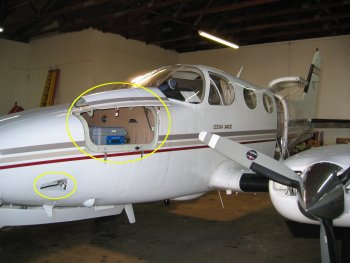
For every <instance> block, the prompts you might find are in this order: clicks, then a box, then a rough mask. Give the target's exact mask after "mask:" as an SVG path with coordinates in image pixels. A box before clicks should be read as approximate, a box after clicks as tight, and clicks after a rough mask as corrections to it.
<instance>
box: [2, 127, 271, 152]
mask: <svg viewBox="0 0 350 263" xmlns="http://www.w3.org/2000/svg"><path fill="white" fill-rule="evenodd" d="M214 133H215V134H217V135H220V136H223V137H233V136H254V135H255V136H257V135H263V134H266V135H275V133H276V130H275V129H273V130H256V131H254V130H251V131H237V132H214ZM164 138H165V135H160V136H159V138H158V140H159V141H162V140H164ZM240 139H244V138H243V137H240ZM246 139H249V138H246ZM181 140H196V142H197V141H198V133H191V134H174V135H169V136H168V139H167V141H181ZM76 143H77V145H78V146H79V147H82V146H84V145H85V142H84V141H78V142H76ZM68 148H75V146H74V145H73V143H72V142H62V143H53V144H42V145H33V146H25V147H18V148H9V149H0V154H1V155H10V154H19V153H30V152H39V151H49V150H64V149H68Z"/></svg>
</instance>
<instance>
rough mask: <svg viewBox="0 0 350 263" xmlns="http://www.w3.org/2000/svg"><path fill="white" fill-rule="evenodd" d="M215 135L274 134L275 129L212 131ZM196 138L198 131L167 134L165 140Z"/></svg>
mask: <svg viewBox="0 0 350 263" xmlns="http://www.w3.org/2000/svg"><path fill="white" fill-rule="evenodd" d="M213 133H214V134H216V135H219V136H222V137H231V136H246V135H261V134H272V133H273V134H275V133H276V129H272V130H251V131H234V132H215V131H214V132H213ZM164 138H165V135H160V136H159V140H164ZM190 139H198V133H188V134H174V135H169V136H168V138H167V140H190Z"/></svg>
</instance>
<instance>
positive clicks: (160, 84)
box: [141, 66, 205, 104]
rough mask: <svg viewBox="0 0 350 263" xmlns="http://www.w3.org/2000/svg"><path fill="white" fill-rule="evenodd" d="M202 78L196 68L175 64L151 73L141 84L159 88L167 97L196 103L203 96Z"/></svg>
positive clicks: (200, 100)
mask: <svg viewBox="0 0 350 263" xmlns="http://www.w3.org/2000/svg"><path fill="white" fill-rule="evenodd" d="M203 79H204V78H203V76H202V73H201V72H200V71H199V70H198V69H196V68H191V67H184V66H176V67H170V68H164V69H161V70H160V71H159V73H157V72H155V73H153V75H152V77H150V78H149V79H147V80H146V81H145V82H144V83H141V85H143V86H145V87H157V88H159V89H160V90H161V91H162V92H163V93H164V95H165V96H166V97H167V98H168V99H174V100H178V101H183V102H187V103H194V104H197V103H200V102H202V100H203V98H204V86H205V85H204V80H203Z"/></svg>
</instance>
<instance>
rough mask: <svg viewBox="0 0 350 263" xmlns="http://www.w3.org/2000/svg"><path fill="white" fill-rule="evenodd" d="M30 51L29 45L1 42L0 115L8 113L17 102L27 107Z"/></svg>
mask: <svg viewBox="0 0 350 263" xmlns="http://www.w3.org/2000/svg"><path fill="white" fill-rule="evenodd" d="M28 50H29V45H28V44H24V43H18V42H14V41H8V40H1V41H0V115H1V114H4V113H7V112H8V111H9V110H10V108H12V106H13V105H14V103H15V101H18V103H19V104H21V105H27V100H28V93H27V92H28V84H29V79H28V78H29V75H28Z"/></svg>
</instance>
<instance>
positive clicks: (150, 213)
mask: <svg viewBox="0 0 350 263" xmlns="http://www.w3.org/2000/svg"><path fill="white" fill-rule="evenodd" d="M5 2H7V5H5ZM11 2H14V3H12V4H13V5H12V6H11ZM36 2H42V3H41V4H38V3H36ZM44 2H45V3H46V1H24V0H18V1H1V3H0V4H2V5H0V8H3V9H2V10H0V26H2V25H4V32H2V33H4V35H3V36H1V34H2V33H0V115H5V114H7V113H8V112H9V110H10V109H11V108H12V107H13V105H14V104H15V102H17V103H18V105H20V106H21V107H23V108H24V109H25V110H29V109H34V108H37V107H39V105H40V101H41V98H42V93H43V89H44V85H45V81H46V79H47V74H48V71H49V70H50V69H56V68H57V69H60V76H59V82H58V87H57V93H56V100H55V104H67V103H71V102H72V101H73V100H74V99H75V98H76V97H77V96H79V95H80V94H81V93H82V92H84V91H85V90H87V89H88V88H91V87H93V86H96V85H98V84H101V83H107V82H116V81H130V80H131V79H133V78H135V77H136V76H139V75H140V74H143V73H146V72H148V71H150V70H152V69H155V68H158V67H160V66H164V65H175V64H196V65H197V64H198V65H207V66H211V67H214V68H218V69H220V70H223V71H226V72H228V73H230V74H232V75H237V74H238V72H239V71H240V69H241V68H242V67H243V71H242V73H241V76H240V78H242V79H244V80H246V81H249V82H251V83H254V84H256V85H258V86H260V87H263V88H267V87H268V84H269V82H270V81H271V80H273V79H276V78H279V77H284V76H303V77H304V78H306V77H307V74H308V70H309V66H310V62H311V59H312V56H313V54H314V52H315V50H316V48H317V49H318V50H319V51H320V54H321V67H322V74H321V82H320V83H321V85H320V86H319V93H318V97H317V110H316V116H314V118H315V119H318V120H326V122H327V124H325V125H323V124H322V122H321V123H316V124H315V126H314V127H315V128H314V130H315V131H318V132H323V136H324V138H323V140H324V144H325V145H330V144H335V143H336V139H337V138H348V139H349V138H350V132H349V127H350V125H349V122H350V107H349V103H350V87H349V85H350V84H349V83H350V50H349V47H350V35H349V33H350V32H349V28H350V27H349V23H348V19H349V18H350V13H349V11H348V10H347V9H348V7H349V5H348V4H347V3H346V4H344V6H342V5H343V3H340V2H343V1H334V3H331V2H332V1H309V2H310V5H311V3H312V4H319V5H320V6H321V11H319V10H318V9H317V11H315V13H316V14H315V17H314V18H313V19H315V20H316V21H314V22H313V23H315V24H317V23H321V22H324V21H333V22H334V21H335V22H334V23H335V24H336V25H337V26H339V28H340V29H338V31H336V29H337V28H334V27H335V26H334V24H332V23H330V24H329V25H328V28H327V27H326V26H325V25H324V24H322V25H320V27H321V28H323V34H320V35H317V34H314V33H312V32H313V31H312V30H310V31H309V32H310V33H309V35H307V33H308V31H306V34H305V32H304V33H302V31H297V32H299V33H300V37H295V36H294V38H293V37H292V38H288V37H286V34H281V35H282V36H280V38H274V39H273V40H271V38H272V37H271V38H269V37H268V36H265V37H263V36H264V34H267V32H266V31H263V32H259V28H256V29H255V30H256V31H254V30H252V29H249V30H248V29H246V31H245V32H249V34H250V35H249V36H251V38H249V37H246V38H244V37H242V40H241V43H242V46H240V48H239V49H238V50H233V49H229V48H224V47H221V46H218V45H214V46H213V45H211V44H207V42H205V44H202V45H197V46H196V45H193V46H191V47H189V48H183V49H181V48H179V47H177V45H176V42H175V43H173V42H172V41H170V40H168V41H170V42H169V43H173V44H172V45H170V44H169V45H166V44H163V43H167V42H165V41H163V42H162V41H161V39H159V38H161V37H163V36H162V35H157V36H156V37H155V38H157V41H153V42H154V43H153V42H152V40H149V39H150V38H152V36H151V37H150V36H148V37H144V39H139V40H137V37H134V39H132V38H133V37H129V35H128V34H126V35H125V34H124V31H128V28H122V29H121V28H120V24H121V23H123V21H125V20H120V21H119V20H118V21H117V22H118V23H119V30H115V31H114V32H112V30H111V25H110V23H109V22H110V20H108V21H104V20H105V19H102V21H103V22H105V24H106V25H104V26H101V23H99V24H97V25H96V24H95V25H94V24H92V21H93V20H94V17H93V16H96V17H97V18H98V17H99V16H102V17H108V19H113V16H112V14H113V12H112V13H111V11H110V9H111V8H112V7H113V5H114V4H115V5H119V6H120V8H121V9H120V10H119V9H118V10H114V14H116V13H117V12H127V11H128V10H134V9H137V8H139V9H140V10H139V9H137V10H138V13H137V14H136V15H135V14H133V15H135V17H136V18H135V17H130V18H129V19H130V20H127V21H128V23H131V24H132V28H135V27H136V28H137V26H138V25H140V27H141V26H142V25H143V24H142V22H141V21H143V20H142V19H141V18H142V17H143V16H146V17H148V19H150V18H149V16H150V15H154V17H155V20H156V21H153V22H154V23H157V19H160V20H161V21H163V20H166V19H170V20H171V21H172V23H175V24H176V23H179V24H180V25H181V26H182V27H185V28H186V27H188V26H189V25H191V30H190V31H191V32H190V34H189V36H188V35H186V36H185V33H183V31H181V30H179V29H178V30H179V31H174V32H173V34H174V35H171V34H170V35H171V37H172V38H180V39H178V41H180V40H181V35H180V34H182V33H183V35H184V36H183V37H185V40H186V41H188V38H190V39H191V37H192V38H195V39H196V40H197V38H198V37H197V36H194V33H193V28H198V26H200V25H201V23H200V21H202V20H203V21H205V18H208V16H210V15H211V14H215V17H214V18H212V20H210V21H209V22H207V23H204V22H203V25H204V26H206V28H210V26H215V19H217V18H218V17H221V16H224V14H225V8H224V7H226V8H228V6H230V7H231V8H232V10H234V11H235V12H240V11H242V10H241V9H244V8H248V10H245V13H244V14H245V15H248V14H249V8H253V7H254V6H253V2H259V1H246V2H247V3H248V2H249V3H251V6H249V5H248V4H247V5H246V6H244V4H243V2H245V1H234V4H237V5H240V4H241V5H242V6H238V7H236V8H233V6H231V4H232V3H231V2H230V1H217V3H216V5H217V6H215V3H213V2H215V1H170V0H167V1H77V6H76V9H74V6H69V8H71V9H69V8H68V7H67V9H66V10H65V9H63V6H61V4H60V3H58V2H59V1H47V5H48V6H49V7H48V11H47V12H48V13H49V14H50V13H54V11H55V8H57V10H56V11H57V13H58V15H57V14H56V16H57V17H59V18H60V19H63V20H64V19H66V20H67V21H69V23H71V24H73V25H74V23H73V22H74V21H73V20H72V17H73V16H75V13H74V12H85V11H82V10H80V9H78V6H80V8H81V9H84V7H83V5H84V4H85V6H86V8H88V7H89V6H90V5H92V6H90V7H94V5H97V4H98V5H105V9H106V10H107V9H108V8H110V9H108V10H109V11H108V10H107V11H106V10H105V11H104V12H106V13H104V14H99V12H100V11H101V10H99V11H96V13H93V12H92V11H91V10H90V11H87V12H86V13H84V15H82V17H81V18H80V19H84V20H85V23H83V25H84V26H82V25H80V24H79V25H78V26H77V27H76V28H74V27H69V26H67V25H66V26H63V29H64V30H61V29H60V28H58V29H55V30H51V29H45V24H46V25H49V24H50V23H53V20H49V21H45V19H48V18H49V15H46V16H45V12H43V14H42V15H43V21H42V22H40V23H42V24H41V26H40V28H44V29H43V30H42V32H41V31H40V30H39V29H35V28H34V29H31V28H30V27H29V28H28V29H27V30H28V32H31V31H30V30H33V31H32V32H38V33H37V34H36V35H35V34H34V35H33V37H29V36H27V35H26V34H25V33H23V32H22V34H19V33H18V38H17V39H16V38H15V37H14V36H16V33H17V32H11V34H9V35H5V34H6V17H7V13H9V14H10V13H11V12H12V13H15V11H16V10H17V9H20V8H23V7H28V8H29V6H30V5H36V6H37V7H38V6H44V5H45V3H44ZM49 2H51V5H52V7H50V3H49ZM109 2H116V3H112V4H113V5H112V4H111V3H109ZM160 2H162V3H160ZM175 2H179V3H181V5H182V8H180V6H178V4H179V3H176V5H175ZM188 2H193V3H188ZM204 2H205V3H204ZM219 2H220V5H222V6H220V5H219ZM229 2H230V3H229ZM261 2H266V4H269V2H274V1H261ZM277 2H278V1H277ZM281 2H288V1H281ZM299 2H301V1H296V3H299ZM338 2H339V3H338ZM131 4H132V5H131ZM157 4H158V5H160V7H159V9H157ZM299 4H300V3H299ZM332 4H333V5H335V6H336V7H337V9H336V11H333V13H332V10H333V9H332V8H333V6H332ZM163 5H164V6H165V7H169V8H170V7H171V8H172V9H171V10H170V11H174V10H177V12H180V13H181V11H182V12H185V11H186V12H187V13H184V14H183V16H181V15H179V13H177V12H175V13H174V14H169V13H168V12H169V10H167V11H164V10H163V9H162V8H165V7H163ZM212 5H213V6H212ZM259 5H260V4H259ZM261 5H263V3H261ZM285 5H287V4H285ZM146 6H147V7H146ZM196 6H200V8H199V9H200V10H196ZM311 6H312V5H311ZM107 7H108V8H107ZM287 7H288V8H289V9H288V10H289V11H290V12H291V10H290V9H291V7H289V6H283V8H284V9H287ZM342 7H344V10H343V13H342V12H341V11H340V10H341V8H342ZM50 8H51V9H50ZM186 8H187V9H186ZM191 8H192V9H191ZM220 8H221V9H220ZM254 8H257V7H254ZM266 8H267V9H266V10H268V7H266ZM281 8H282V6H281ZM298 8H301V5H300V6H298V5H297V4H295V6H294V9H298ZM305 8H308V7H305ZM4 10H5V11H4ZM6 10H7V11H6ZM33 10H35V8H34V9H33ZM69 10H70V11H69ZM96 10H97V8H96ZM206 10H211V11H210V12H209V11H206ZM215 10H216V11H215ZM266 10H261V9H256V10H251V11H252V12H253V11H254V12H257V11H262V12H267V11H266ZM311 10H316V9H313V8H311ZM327 10H328V11H327ZM64 11H66V12H68V11H69V12H71V13H69V12H68V14H67V16H66V17H64V15H62V12H64ZM196 11H198V13H195V15H194V12H196ZM28 12H29V11H28ZM28 12H27V13H28ZM89 12H90V13H89ZM101 12H102V11H101ZM191 12H192V13H193V14H192V13H191ZM215 12H216V13H215ZM271 12H272V11H271ZM274 12H277V8H276V10H274ZM293 12H297V11H296V10H294V11H293ZM300 12H301V11H300ZM143 13H144V14H143ZM324 13H326V14H327V15H324ZM23 14H25V15H27V14H26V13H23ZM82 14H83V13H82ZM89 14H90V15H91V16H92V18H91V19H90V20H89V19H88V18H87V16H88V15H89ZM281 14H282V13H281ZM53 15H54V14H53ZM231 15H237V14H236V13H233V14H231ZM33 16H34V15H33ZM36 16H37V17H39V18H40V15H39V14H38V13H37V14H36ZM61 16H62V17H63V18H62V17H61ZM120 16H122V13H120ZM192 16H194V20H196V19H197V20H198V21H197V24H196V25H195V27H193V23H194V22H193V21H188V17H192ZM250 16H252V20H254V15H253V13H252V14H250ZM290 16H291V14H289V17H290ZM111 17H112V18H111ZM137 17H141V18H138V19H137ZM169 17H170V18H169ZM227 17H230V18H231V19H233V17H232V16H230V13H227V14H226V15H225V19H224V20H223V21H219V22H217V23H219V24H220V23H221V27H222V25H223V24H225V22H226V21H227V19H228V18H227ZM319 17H321V18H322V17H323V19H320V21H318V20H317V19H318V18H319ZM325 17H328V18H327V19H328V20H327V19H326V18H325ZM97 18H95V20H96V19H97ZM11 19H13V20H11ZM11 19H10V22H9V25H10V27H11V23H12V24H13V25H14V24H15V22H16V19H18V20H20V19H19V18H11ZM27 19H28V18H27ZM37 19H38V18H37ZM115 19H118V16H117V15H115ZM255 19H257V18H255ZM298 19H299V20H301V22H300V26H301V27H302V26H303V23H304V24H308V23H309V22H307V20H306V18H303V19H302V18H298ZM342 19H344V20H345V21H343V20H342ZM39 20H40V19H39ZM97 20H98V19H97ZM213 20H214V21H213ZM33 21H34V22H33V23H34V24H35V23H38V21H37V20H33ZM129 21H130V22H129ZM176 21H178V22H176ZM179 21H180V22H179ZM181 21H182V22H181ZM237 21H238V19H237ZM257 21H259V20H257ZM20 22H21V23H22V24H25V22H26V21H25V20H23V21H20ZM99 22H101V21H99ZM269 22H270V23H275V24H279V26H277V28H273V31H275V32H276V35H278V32H280V31H284V30H286V31H288V30H294V31H295V29H289V28H284V27H283V25H282V24H281V22H280V21H277V20H276V21H274V20H271V21H269ZM57 23H61V21H60V20H59V22H57ZM67 23H68V22H67ZM69 23H68V25H69ZM76 23H78V22H76ZM79 23H80V22H79ZM158 23H160V22H158ZM231 23H232V22H231ZM310 23H311V22H310ZM294 24H295V22H294ZM294 24H293V23H292V22H290V25H294ZM38 25H40V24H39V23H38ZM248 26H249V25H248ZM14 27H15V26H14ZM159 27H160V28H164V27H165V25H159ZM231 27H232V28H233V27H234V26H233V25H232V24H231ZM332 27H333V29H334V30H333V31H330V29H329V28H332ZM38 28H39V26H38ZM160 28H158V27H155V29H154V30H160ZM167 28H168V27H167ZM169 28H171V26H169ZM211 29H212V30H213V31H214V33H215V32H216V33H218V34H219V35H220V26H217V27H212V28H211ZM221 29H222V30H223V32H226V31H227V30H228V29H227V28H221ZM21 30H22V31H26V30H25V29H23V28H21ZM133 30H135V31H133ZM133 30H132V29H130V30H129V31H130V32H129V34H130V35H133V34H134V35H135V34H136V32H137V30H136V29H133ZM167 30H168V29H167ZM169 30H170V29H169ZM225 30H226V31H225ZM278 30H280V31H278ZM327 30H328V31H327ZM236 31H237V30H236ZM236 31H230V32H229V33H226V35H230V34H231V35H232V36H233V37H232V39H233V40H235V39H237V40H239V34H235V33H236ZM320 31H321V30H320ZM325 31H327V32H326V33H324V32H325ZM137 33H138V32H137ZM165 33H167V32H166V30H165ZM260 33H261V35H260ZM28 34H29V33H28ZM138 34H140V33H138ZM175 34H178V35H175ZM186 34H187V33H186ZM270 34H273V33H271V32H270ZM252 35H254V36H255V38H257V39H261V40H259V41H260V42H259V41H258V40H256V42H254V41H253V40H251V42H249V39H253V37H252ZM167 37H168V38H169V36H167ZM202 41H203V40H202ZM193 42H195V41H193ZM196 43H197V42H196ZM179 46H180V47H181V45H180V44H179ZM124 110H125V111H128V110H129V109H124ZM126 113H127V114H131V115H132V114H136V115H137V116H142V123H139V125H140V126H142V129H143V130H142V132H140V129H139V128H137V127H136V128H135V126H133V125H130V124H129V123H127V122H128V120H127V119H130V118H129V115H128V117H127V119H125V120H121V121H124V122H125V125H124V124H123V125H124V126H125V127H126V129H129V130H128V132H129V133H131V134H133V136H134V137H135V138H136V137H137V138H141V137H142V136H143V137H142V138H141V139H138V140H141V141H137V143H145V144H146V143H150V142H151V141H152V140H153V139H154V137H153V136H154V134H153V132H152V129H149V127H148V126H149V125H150V126H154V125H155V122H156V119H155V115H154V113H152V111H151V110H147V108H144V107H139V108H134V109H133V112H132V113H131V112H130V111H128V112H126ZM113 114H115V113H114V112H107V113H103V111H102V110H101V111H100V112H96V115H95V117H89V116H88V114H85V115H84V116H83V115H82V116H83V118H84V119H85V120H86V122H87V123H88V125H89V127H90V126H91V127H92V126H101V127H102V126H108V125H109V123H99V120H100V119H101V118H100V117H101V116H102V115H113ZM131 115H130V116H131ZM147 122H148V124H147ZM149 122H151V123H149ZM138 133H140V134H141V135H142V136H141V135H140V134H138ZM133 136H131V137H130V138H129V140H130V141H129V142H128V143H130V144H132V143H135V142H134V141H136V139H134V138H133ZM0 140H1V138H0ZM347 143H349V142H347ZM222 197H223V199H224V206H225V209H222V208H221V206H222V203H221V202H222V199H221V195H218V194H217V193H216V192H215V193H210V194H208V195H206V196H204V197H202V198H200V199H198V200H194V201H190V202H188V203H186V202H185V203H181V202H179V203H177V202H171V203H170V206H169V207H164V206H163V204H160V203H159V204H158V203H157V204H154V203H153V204H144V205H141V204H139V205H137V206H136V209H135V210H136V214H139V215H137V218H138V220H139V221H138V222H137V223H136V226H135V225H129V224H128V223H127V220H126V219H125V218H124V215H121V216H117V217H108V218H106V219H103V218H102V219H93V220H88V221H83V222H82V223H80V222H72V223H63V224H60V225H58V226H57V225H55V224H54V225H48V226H33V227H18V228H13V229H10V230H8V231H7V232H0V261H1V262H62V261H65V262H76V261H78V260H84V261H86V262H164V261H169V262H194V261H197V262H232V260H233V259H236V260H235V262H248V261H250V262H281V261H282V262H295V261H298V262H319V261H320V256H319V241H318V237H316V238H315V236H317V235H318V232H317V231H318V230H317V231H316V232H317V234H316V235H315V231H314V229H311V230H310V229H308V230H307V231H310V232H311V234H310V235H311V236H312V238H310V237H305V236H302V237H299V238H293V236H292V234H291V233H290V231H289V229H288V227H287V225H286V224H285V222H284V219H283V218H282V217H281V216H280V215H279V214H278V213H277V212H276V211H275V210H274V209H273V207H272V205H271V202H270V200H269V197H268V194H257V195H247V194H239V195H238V196H234V195H233V196H226V195H225V193H224V192H222ZM247 203H249V204H248V205H247ZM251 204H254V205H251ZM305 231H306V230H305ZM339 232H340V231H339ZM344 233H345V232H344ZM340 234H343V233H340ZM344 235H345V234H344ZM165 247H166V248H165ZM18 251H21V253H18Z"/></svg>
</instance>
